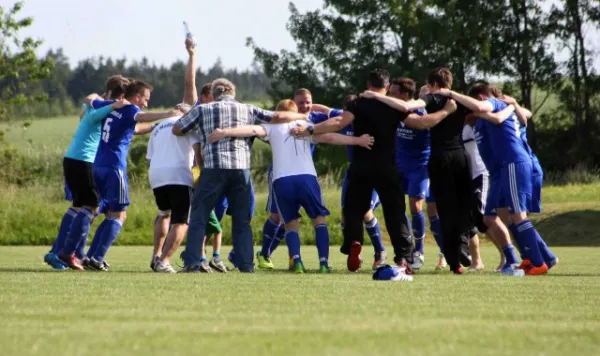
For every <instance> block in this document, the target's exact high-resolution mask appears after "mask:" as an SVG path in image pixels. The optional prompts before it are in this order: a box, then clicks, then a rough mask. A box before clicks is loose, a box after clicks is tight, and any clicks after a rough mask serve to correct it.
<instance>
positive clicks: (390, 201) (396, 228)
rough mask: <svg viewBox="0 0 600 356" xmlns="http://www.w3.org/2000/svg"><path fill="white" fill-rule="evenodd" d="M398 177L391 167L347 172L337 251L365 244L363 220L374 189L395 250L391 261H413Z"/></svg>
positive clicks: (364, 167)
mask: <svg viewBox="0 0 600 356" xmlns="http://www.w3.org/2000/svg"><path fill="white" fill-rule="evenodd" d="M401 182H402V180H401V179H400V173H399V172H398V170H397V169H396V167H395V166H394V165H383V166H382V165H375V164H365V165H360V164H356V163H354V164H353V165H352V166H351V167H350V168H349V169H348V189H347V192H346V202H345V204H344V208H343V214H344V231H343V232H344V243H343V245H342V248H341V249H340V250H341V252H342V253H344V254H348V253H349V251H350V246H351V245H352V243H353V242H354V241H358V242H360V243H361V244H363V242H364V231H363V230H364V229H363V217H364V215H365V214H366V213H367V211H369V209H370V205H371V193H372V192H373V189H375V190H376V191H377V193H378V194H379V199H380V200H381V206H382V208H383V216H384V219H385V225H386V227H387V230H388V233H389V234H390V240H391V241H392V245H393V247H394V254H395V258H394V260H395V261H396V262H399V261H400V260H402V259H404V260H406V261H412V249H413V245H412V239H411V235H410V230H409V228H408V225H407V223H406V219H404V214H405V212H406V203H405V201H404V191H403V188H402V184H401Z"/></svg>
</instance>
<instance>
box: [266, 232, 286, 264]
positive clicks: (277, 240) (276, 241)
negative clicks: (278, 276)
mask: <svg viewBox="0 0 600 356" xmlns="http://www.w3.org/2000/svg"><path fill="white" fill-rule="evenodd" d="M283 239H285V226H284V225H283V224H280V225H279V227H278V228H277V231H276V232H275V238H274V239H273V240H271V245H270V246H269V256H271V255H272V254H273V252H275V250H276V249H277V246H279V244H280V243H281V241H283Z"/></svg>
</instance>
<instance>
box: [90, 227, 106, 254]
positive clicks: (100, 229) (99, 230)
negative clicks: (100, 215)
mask: <svg viewBox="0 0 600 356" xmlns="http://www.w3.org/2000/svg"><path fill="white" fill-rule="evenodd" d="M105 226H106V219H104V221H102V223H101V224H100V226H98V228H97V229H96V233H95V234H94V239H93V240H92V243H91V244H90V248H88V252H87V258H92V256H94V253H95V252H96V250H97V249H98V246H99V245H100V239H102V232H103V231H104V227H105Z"/></svg>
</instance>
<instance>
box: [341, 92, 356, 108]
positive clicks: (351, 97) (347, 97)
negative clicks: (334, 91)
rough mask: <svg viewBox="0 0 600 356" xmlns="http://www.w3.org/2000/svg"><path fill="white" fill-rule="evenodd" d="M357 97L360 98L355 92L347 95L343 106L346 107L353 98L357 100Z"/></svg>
mask: <svg viewBox="0 0 600 356" xmlns="http://www.w3.org/2000/svg"><path fill="white" fill-rule="evenodd" d="M356 99H358V96H357V95H354V94H350V95H346V97H345V98H344V105H342V107H345V106H346V105H348V103H349V102H351V101H352V100H356Z"/></svg>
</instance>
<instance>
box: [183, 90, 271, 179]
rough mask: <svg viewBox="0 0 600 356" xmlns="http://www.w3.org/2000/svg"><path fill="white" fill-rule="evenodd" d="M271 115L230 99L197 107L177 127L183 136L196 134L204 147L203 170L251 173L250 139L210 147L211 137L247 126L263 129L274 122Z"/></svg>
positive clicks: (226, 139)
mask: <svg viewBox="0 0 600 356" xmlns="http://www.w3.org/2000/svg"><path fill="white" fill-rule="evenodd" d="M274 115H275V113H274V112H272V111H267V110H262V109H259V108H257V107H256V106H254V105H246V104H242V103H239V102H237V101H235V100H234V99H233V97H231V96H222V97H220V98H219V99H218V100H216V101H214V102H212V103H208V104H202V105H196V106H195V107H193V108H192V109H191V110H190V111H189V112H188V113H187V114H186V115H185V116H183V117H182V118H181V119H179V120H178V121H177V123H176V124H175V125H176V126H177V127H178V128H179V129H180V130H181V131H182V132H183V133H187V132H190V131H194V132H195V133H196V134H197V135H198V136H199V142H200V144H201V145H202V168H218V169H250V153H251V148H252V140H251V139H250V138H234V137H226V138H225V139H223V140H221V141H218V142H215V143H213V144H208V142H207V141H208V136H209V135H210V134H211V133H212V132H213V131H214V130H215V129H216V128H222V129H228V128H233V127H238V126H244V125H260V124H263V123H267V122H269V121H271V119H272V118H273V116H274Z"/></svg>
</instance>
